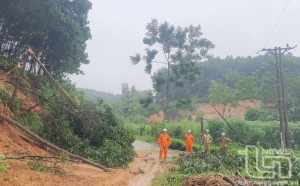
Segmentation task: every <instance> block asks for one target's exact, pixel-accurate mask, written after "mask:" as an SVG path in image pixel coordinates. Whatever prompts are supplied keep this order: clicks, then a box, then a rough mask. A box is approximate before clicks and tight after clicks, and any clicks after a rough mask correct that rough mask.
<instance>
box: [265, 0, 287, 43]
mask: <svg viewBox="0 0 300 186" xmlns="http://www.w3.org/2000/svg"><path fill="white" fill-rule="evenodd" d="M289 1H290V0H288V1H287V3H286V5H285V7H284V9H283V11H282V13H281V15H280V17H279V19H278V21H277V23H276V25H275V27H274V28H273V30H272V32H271V35H270V36H269V38H268V41H267V42H266V44H265V47H264V48H266V46H267V44H268V43H269V41H270V38H271V37H272V35H273V32H274V30H275V29H276V27H277V25H278V23H279V21H280V19H281V17H282V15H283V13H284V11H285V9H286V7H287V5H288V4H289Z"/></svg>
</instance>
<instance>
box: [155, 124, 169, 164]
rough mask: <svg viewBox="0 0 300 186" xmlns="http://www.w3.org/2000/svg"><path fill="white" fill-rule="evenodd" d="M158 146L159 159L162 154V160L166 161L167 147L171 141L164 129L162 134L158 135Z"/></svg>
mask: <svg viewBox="0 0 300 186" xmlns="http://www.w3.org/2000/svg"><path fill="white" fill-rule="evenodd" d="M158 144H159V146H160V150H159V159H161V158H162V155H163V154H164V159H166V158H167V155H168V147H169V146H170V144H171V139H170V136H169V135H168V134H167V129H166V128H164V129H163V132H162V133H161V134H160V135H159V137H158Z"/></svg>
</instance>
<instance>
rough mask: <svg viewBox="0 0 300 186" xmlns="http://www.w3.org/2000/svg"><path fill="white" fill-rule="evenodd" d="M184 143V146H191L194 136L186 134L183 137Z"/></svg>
mask: <svg viewBox="0 0 300 186" xmlns="http://www.w3.org/2000/svg"><path fill="white" fill-rule="evenodd" d="M184 141H185V143H186V144H189V145H191V144H192V143H193V141H194V136H193V135H192V134H186V135H184Z"/></svg>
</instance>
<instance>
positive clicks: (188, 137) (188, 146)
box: [184, 130, 194, 152]
mask: <svg viewBox="0 0 300 186" xmlns="http://www.w3.org/2000/svg"><path fill="white" fill-rule="evenodd" d="M191 132H192V131H191V130H188V131H187V133H186V134H185V135H184V141H185V151H186V152H193V141H194V136H193V135H192V134H191Z"/></svg>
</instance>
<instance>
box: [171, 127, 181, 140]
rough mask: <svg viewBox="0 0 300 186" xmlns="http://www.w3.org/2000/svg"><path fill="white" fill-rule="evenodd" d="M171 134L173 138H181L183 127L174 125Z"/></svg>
mask: <svg viewBox="0 0 300 186" xmlns="http://www.w3.org/2000/svg"><path fill="white" fill-rule="evenodd" d="M172 134H173V137H174V138H183V136H184V131H183V127H182V126H181V125H176V126H175V128H174V129H173V131H172Z"/></svg>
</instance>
